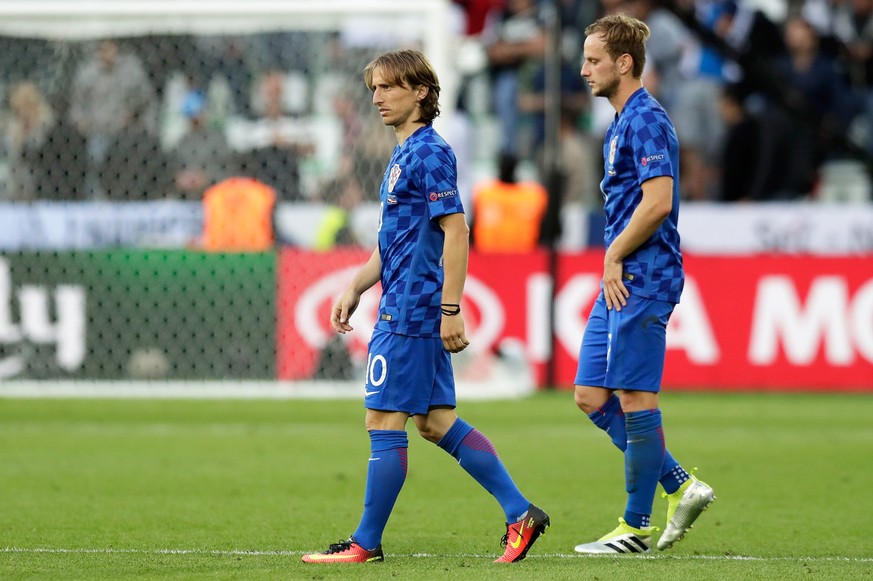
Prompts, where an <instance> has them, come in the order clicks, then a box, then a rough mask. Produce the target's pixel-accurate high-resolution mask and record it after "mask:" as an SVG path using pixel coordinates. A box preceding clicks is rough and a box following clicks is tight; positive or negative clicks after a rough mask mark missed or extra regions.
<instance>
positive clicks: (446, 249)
mask: <svg viewBox="0 0 873 581" xmlns="http://www.w3.org/2000/svg"><path fill="white" fill-rule="evenodd" d="M459 215H460V214H459ZM460 216H462V215H460ZM462 224H463V227H459V226H458V225H457V224H455V227H452V228H446V229H445V235H446V239H445V242H444V244H443V276H444V279H443V295H442V302H443V303H450V304H456V305H457V304H460V303H461V296H462V295H463V294H464V283H465V281H466V279H467V262H468V255H469V249H470V234H469V230H468V229H467V225H466V223H464V222H463V219H462Z"/></svg>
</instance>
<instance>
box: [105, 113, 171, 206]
mask: <svg viewBox="0 0 873 581" xmlns="http://www.w3.org/2000/svg"><path fill="white" fill-rule="evenodd" d="M147 107H148V105H147V104H145V103H134V104H132V105H131V106H130V109H129V111H130V113H129V118H128V122H127V124H126V125H125V126H124V127H123V128H121V129H120V130H119V131H118V133H116V134H115V135H114V136H113V137H112V139H111V141H110V144H109V147H108V149H107V152H106V156H105V157H104V159H103V162H102V163H101V164H100V167H99V173H100V186H101V191H102V192H103V194H104V195H105V196H106V198H108V199H110V200H117V201H138V200H150V199H152V200H153V199H162V198H165V197H167V195H168V194H169V192H170V172H169V169H168V160H167V157H166V156H165V155H164V152H163V150H162V149H161V143H160V140H159V139H158V137H157V135H155V132H154V131H153V130H150V129H149V126H148V125H149V124H148V121H147V115H148V112H147V110H146V109H147Z"/></svg>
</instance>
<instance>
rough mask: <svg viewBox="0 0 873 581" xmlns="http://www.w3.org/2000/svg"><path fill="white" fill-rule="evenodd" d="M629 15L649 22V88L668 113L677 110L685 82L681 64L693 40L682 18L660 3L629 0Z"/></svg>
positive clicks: (647, 87) (647, 0)
mask: <svg viewBox="0 0 873 581" xmlns="http://www.w3.org/2000/svg"><path fill="white" fill-rule="evenodd" d="M624 8H625V11H626V12H627V14H628V15H630V16H633V17H634V18H637V19H639V20H642V21H643V22H645V23H646V25H647V26H648V27H649V30H650V31H651V36H650V37H649V42H648V44H647V46H646V70H645V72H644V75H645V81H644V82H645V85H646V89H647V90H648V91H649V92H650V93H652V95H654V96H655V98H656V99H657V100H658V102H659V103H661V105H662V106H663V107H664V109H666V111H667V113H668V114H671V115H673V114H674V111H675V110H676V107H677V105H676V95H677V93H678V92H679V90H680V88H681V87H682V85H683V84H684V83H685V80H686V79H685V76H684V75H683V73H682V70H681V66H680V64H681V63H682V61H683V59H684V58H685V53H686V51H688V50H690V47H691V44H692V41H691V38H690V36H689V34H688V31H687V30H686V28H685V26H684V25H683V24H682V22H681V21H680V20H679V18H678V17H677V16H676V15H675V14H673V13H672V12H670V11H669V10H667V9H666V8H664V7H663V6H662V5H661V2H660V1H659V0H626V2H625V4H624Z"/></svg>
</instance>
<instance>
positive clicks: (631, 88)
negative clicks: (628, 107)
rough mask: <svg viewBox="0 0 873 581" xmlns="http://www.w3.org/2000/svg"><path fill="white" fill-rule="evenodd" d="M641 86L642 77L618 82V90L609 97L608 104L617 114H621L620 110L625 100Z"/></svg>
mask: <svg viewBox="0 0 873 581" xmlns="http://www.w3.org/2000/svg"><path fill="white" fill-rule="evenodd" d="M642 86H643V81H642V79H629V80H627V81H624V82H622V83H620V84H619V86H618V90H616V92H615V94H614V95H613V96H612V97H610V98H609V104H610V105H612V107H613V109H615V112H616V113H617V114H619V115H621V110H622V109H624V106H625V103H627V100H628V99H630V97H631V95H633V94H634V93H636V92H637V91H638V90H640V89H641V88H642Z"/></svg>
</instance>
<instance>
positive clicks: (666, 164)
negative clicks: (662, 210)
mask: <svg viewBox="0 0 873 581" xmlns="http://www.w3.org/2000/svg"><path fill="white" fill-rule="evenodd" d="M665 123H669V121H667V120H665V119H663V118H662V117H660V116H659V115H657V114H656V113H655V112H652V111H645V112H643V113H642V114H641V115H639V116H638V117H637V118H636V119H634V120H633V122H632V123H631V135H630V138H631V140H630V142H631V147H632V149H633V153H634V167H635V168H636V172H637V176H638V177H639V183H643V182H644V181H646V180H650V179H652V178H656V177H661V176H669V177H672V178H676V168H674V167H673V164H672V162H671V161H670V152H669V138H668V137H667V131H666V128H665V127H664V124H665Z"/></svg>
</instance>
